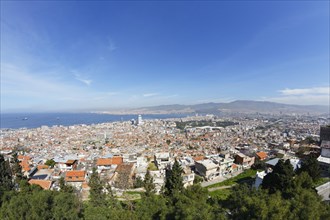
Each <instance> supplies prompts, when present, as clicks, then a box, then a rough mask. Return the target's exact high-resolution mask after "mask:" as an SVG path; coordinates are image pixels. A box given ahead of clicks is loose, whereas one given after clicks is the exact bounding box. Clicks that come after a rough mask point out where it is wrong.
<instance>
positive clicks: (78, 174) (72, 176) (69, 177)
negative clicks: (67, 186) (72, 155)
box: [65, 170, 86, 182]
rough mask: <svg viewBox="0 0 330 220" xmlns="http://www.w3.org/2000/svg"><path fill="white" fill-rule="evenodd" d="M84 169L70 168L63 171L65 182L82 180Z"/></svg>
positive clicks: (83, 179) (83, 178)
mask: <svg viewBox="0 0 330 220" xmlns="http://www.w3.org/2000/svg"><path fill="white" fill-rule="evenodd" d="M85 175H86V171H85V170H70V171H67V172H66V173H65V181H67V182H83V181H85Z"/></svg>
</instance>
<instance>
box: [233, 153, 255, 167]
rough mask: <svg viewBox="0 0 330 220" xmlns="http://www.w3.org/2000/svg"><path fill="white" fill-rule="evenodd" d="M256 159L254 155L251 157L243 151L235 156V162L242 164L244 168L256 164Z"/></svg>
mask: <svg viewBox="0 0 330 220" xmlns="http://www.w3.org/2000/svg"><path fill="white" fill-rule="evenodd" d="M254 160H255V158H254V157H249V156H246V155H245V154H242V153H237V154H236V156H235V163H236V164H240V165H242V166H243V167H244V168H248V167H251V166H252V165H253V164H254Z"/></svg>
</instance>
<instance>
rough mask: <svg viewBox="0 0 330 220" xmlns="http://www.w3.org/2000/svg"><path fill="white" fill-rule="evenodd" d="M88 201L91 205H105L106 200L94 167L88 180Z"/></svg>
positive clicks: (102, 186) (102, 185) (101, 183)
mask: <svg viewBox="0 0 330 220" xmlns="http://www.w3.org/2000/svg"><path fill="white" fill-rule="evenodd" d="M88 185H89V187H90V190H89V198H90V200H89V202H90V204H91V205H93V206H103V205H105V201H106V194H105V192H104V191H103V189H104V184H103V182H102V181H101V179H100V177H99V175H98V173H97V171H96V168H93V172H92V175H91V178H90V180H89V184H88Z"/></svg>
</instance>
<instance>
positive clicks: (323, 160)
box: [317, 141, 330, 175]
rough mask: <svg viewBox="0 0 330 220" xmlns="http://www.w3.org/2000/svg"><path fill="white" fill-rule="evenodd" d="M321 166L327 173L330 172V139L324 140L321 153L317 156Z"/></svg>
mask: <svg viewBox="0 0 330 220" xmlns="http://www.w3.org/2000/svg"><path fill="white" fill-rule="evenodd" d="M317 161H318V162H319V164H320V168H321V170H322V172H323V173H324V174H325V175H329V172H330V141H322V143H321V155H320V156H319V157H318V158H317Z"/></svg>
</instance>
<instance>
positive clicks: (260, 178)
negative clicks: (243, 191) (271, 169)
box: [254, 171, 267, 188]
mask: <svg viewBox="0 0 330 220" xmlns="http://www.w3.org/2000/svg"><path fill="white" fill-rule="evenodd" d="M266 175H267V172H266V171H260V172H259V171H257V175H256V179H255V181H254V187H255V188H259V186H260V185H261V184H262V181H263V180H264V177H265V176H266Z"/></svg>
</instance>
